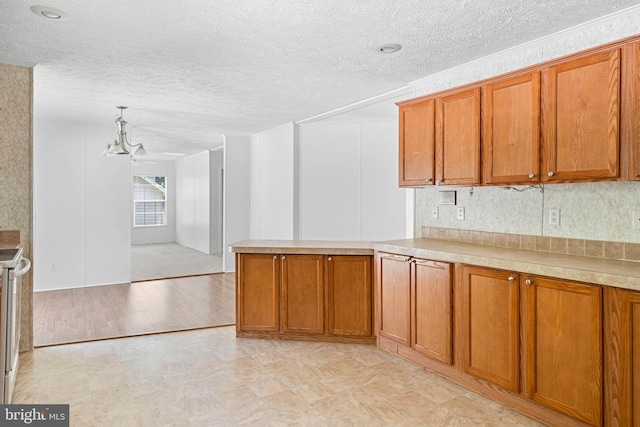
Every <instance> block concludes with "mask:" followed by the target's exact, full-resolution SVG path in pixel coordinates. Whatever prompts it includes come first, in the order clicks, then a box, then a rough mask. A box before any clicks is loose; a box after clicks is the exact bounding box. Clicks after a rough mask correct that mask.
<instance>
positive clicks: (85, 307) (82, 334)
mask: <svg viewBox="0 0 640 427" xmlns="http://www.w3.org/2000/svg"><path fill="white" fill-rule="evenodd" d="M234 304H235V275H234V274H233V273H226V274H223V273H220V274H211V275H205V276H193V277H185V278H178V279H165V280H153V281H146V282H136V283H130V284H122V285H109V286H94V287H88V288H76V289H64V290H56V291H45V292H35V293H34V294H33V325H34V331H33V332H34V345H35V346H36V347H39V346H46V345H53V344H61V343H69V342H79V341H88V340H99V339H106V338H114V337H122V336H132V335H140V334H150V333H159V332H166V331H177V330H185V329H193V328H202V327H211V326H220V325H230V324H234V323H235V309H234Z"/></svg>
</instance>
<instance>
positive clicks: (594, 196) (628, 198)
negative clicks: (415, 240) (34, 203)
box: [412, 7, 640, 243]
mask: <svg viewBox="0 0 640 427" xmlns="http://www.w3.org/2000/svg"><path fill="white" fill-rule="evenodd" d="M638 33H640V8H637V7H636V8H634V9H630V10H627V11H623V12H621V13H618V14H615V15H610V16H608V17H605V18H603V19H599V20H595V21H591V22H589V23H586V24H584V25H580V26H577V27H574V28H571V29H568V30H565V31H562V32H560V33H557V34H554V35H552V36H549V37H545V38H543V39H539V40H535V41H533V42H531V43H527V44H525V45H521V46H517V47H514V48H511V49H508V50H506V51H503V52H499V53H497V54H494V55H491V56H488V57H486V58H481V59H479V60H477V61H474V62H472V63H468V64H464V65H461V66H459V67H455V68H452V69H449V70H446V71H443V72H440V73H438V74H435V75H432V76H429V77H425V78H424V79H421V80H418V81H416V82H413V83H412V85H413V86H414V89H415V90H414V94H413V96H419V95H426V94H429V93H432V92H436V91H439V90H444V89H447V88H451V87H455V86H459V85H462V84H465V83H470V82H474V81H477V80H481V79H483V78H487V77H491V76H495V75H498V74H501V73H505V72H508V71H513V70H516V69H519V68H522V67H525V66H528V65H532V64H536V63H539V62H543V61H546V60H550V59H553V58H557V57H560V56H563V55H566V54H569V53H573V52H577V51H580V50H584V49H587V48H590V47H594V46H598V45H601V44H604V43H607V42H610V41H614V40H618V39H621V38H624V37H627V36H632V35H635V34H638ZM449 189H452V190H457V191H458V206H464V207H465V220H464V221H458V220H457V219H455V207H453V206H440V216H439V218H438V219H432V218H431V213H430V210H431V206H435V205H437V201H438V194H437V193H438V188H435V187H430V188H425V189H420V190H416V200H415V202H416V204H415V216H416V230H415V235H416V236H420V233H421V227H422V226H431V227H442V228H458V229H469V230H480V231H491V232H505V233H515V234H529V235H538V236H539V235H542V236H552V237H563V238H576V239H588V240H605V241H616V242H630V243H640V230H633V229H632V212H633V211H634V210H640V182H599V183H581V184H549V185H545V186H544V193H542V192H540V191H538V190H536V189H528V188H527V187H519V188H518V190H520V191H513V190H511V191H507V190H503V189H501V188H498V187H476V188H474V190H473V192H471V191H470V189H469V188H466V187H463V188H460V187H450V188H449ZM550 208H554V209H560V225H559V226H552V225H549V223H548V210H549V209H550Z"/></svg>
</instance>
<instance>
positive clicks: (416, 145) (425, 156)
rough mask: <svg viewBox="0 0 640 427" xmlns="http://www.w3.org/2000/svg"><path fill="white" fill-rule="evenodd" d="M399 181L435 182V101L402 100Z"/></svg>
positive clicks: (404, 184) (412, 184)
mask: <svg viewBox="0 0 640 427" xmlns="http://www.w3.org/2000/svg"><path fill="white" fill-rule="evenodd" d="M399 105H400V109H399V121H400V134H399V142H400V143H399V150H398V152H399V165H398V170H399V185H400V187H415V186H424V185H429V184H433V183H434V161H435V157H434V156H435V101H434V100H433V99H427V100H423V101H420V102H410V103H408V104H399Z"/></svg>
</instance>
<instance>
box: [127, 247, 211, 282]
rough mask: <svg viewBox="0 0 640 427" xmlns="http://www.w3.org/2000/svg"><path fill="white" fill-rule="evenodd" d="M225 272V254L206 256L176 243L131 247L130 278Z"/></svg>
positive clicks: (149, 278) (162, 277)
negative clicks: (223, 263) (223, 257)
mask: <svg viewBox="0 0 640 427" xmlns="http://www.w3.org/2000/svg"><path fill="white" fill-rule="evenodd" d="M221 272H222V255H207V254H204V253H202V252H200V251H196V250H195V249H191V248H187V247H185V246H182V245H179V244H177V243H158V244H151V245H132V246H131V281H132V282H141V281H145V280H156V279H165V278H168V277H184V276H194V275H197V274H212V273H221Z"/></svg>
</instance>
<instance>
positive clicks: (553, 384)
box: [523, 277, 603, 426]
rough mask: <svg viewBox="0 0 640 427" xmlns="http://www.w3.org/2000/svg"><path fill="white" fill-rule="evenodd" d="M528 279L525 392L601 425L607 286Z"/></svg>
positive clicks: (555, 407)
mask: <svg viewBox="0 0 640 427" xmlns="http://www.w3.org/2000/svg"><path fill="white" fill-rule="evenodd" d="M524 280H525V283H526V284H525V286H524V289H525V291H524V293H525V298H526V304H525V308H526V309H525V313H526V314H525V316H526V320H525V322H526V323H525V325H526V327H525V328H523V334H526V341H525V344H524V349H523V350H524V351H523V353H524V354H525V355H526V363H525V367H526V371H525V372H526V375H525V378H526V387H525V395H526V396H527V397H529V398H531V399H533V400H534V401H536V402H539V403H542V404H543V405H545V406H547V407H549V408H552V409H555V410H557V411H560V412H563V413H565V414H568V415H570V416H572V417H575V418H576V419H578V420H581V421H584V422H585V423H588V424H589V425H594V426H600V425H602V423H603V419H602V418H603V412H602V403H603V381H602V379H603V354H602V338H603V319H602V303H603V300H602V288H601V287H600V286H591V285H587V284H582V283H575V282H567V281H562V280H557V279H549V278H543V277H525V278H524Z"/></svg>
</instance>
